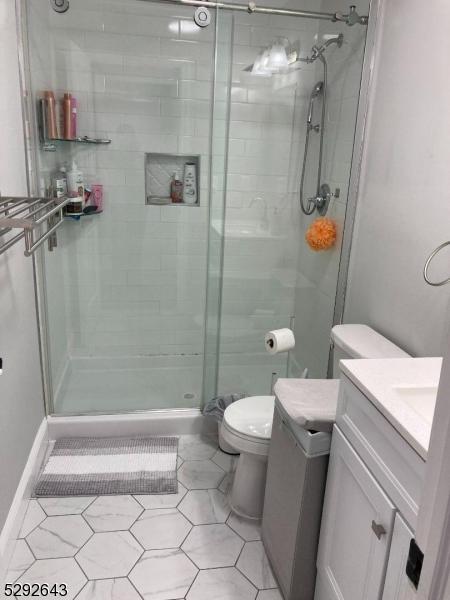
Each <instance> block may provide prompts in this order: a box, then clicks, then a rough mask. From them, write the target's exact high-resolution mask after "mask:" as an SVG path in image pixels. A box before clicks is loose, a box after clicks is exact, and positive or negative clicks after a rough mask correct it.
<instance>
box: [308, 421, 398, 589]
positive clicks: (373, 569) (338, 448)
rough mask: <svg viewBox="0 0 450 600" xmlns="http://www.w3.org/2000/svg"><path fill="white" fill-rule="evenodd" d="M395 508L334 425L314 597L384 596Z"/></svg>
mask: <svg viewBox="0 0 450 600" xmlns="http://www.w3.org/2000/svg"><path fill="white" fill-rule="evenodd" d="M394 517H395V507H394V505H393V504H392V502H391V501H390V500H389V498H388V497H387V496H386V494H385V493H384V492H383V490H382V489H381V488H380V486H379V485H378V483H377V482H376V481H375V479H374V478H373V477H372V475H371V474H370V473H369V471H368V470H367V468H366V467H365V465H364V464H363V462H362V461H361V459H360V458H359V457H358V456H357V454H356V453H355V451H354V450H353V448H352V446H351V445H350V444H349V443H348V441H347V440H346V439H345V438H344V436H343V435H342V433H341V431H340V430H339V428H337V427H336V426H335V427H334V432H333V441H332V445H331V455H330V466H329V471H328V479H327V489H326V494H325V504H324V512H323V517H322V527H321V531H320V543H319V554H318V558H317V569H318V571H317V584H316V593H315V596H314V598H315V600H380V598H381V595H382V592H383V584H384V576H385V572H386V564H387V556H388V552H389V544H390V540H391V535H392V529H393V524H394Z"/></svg>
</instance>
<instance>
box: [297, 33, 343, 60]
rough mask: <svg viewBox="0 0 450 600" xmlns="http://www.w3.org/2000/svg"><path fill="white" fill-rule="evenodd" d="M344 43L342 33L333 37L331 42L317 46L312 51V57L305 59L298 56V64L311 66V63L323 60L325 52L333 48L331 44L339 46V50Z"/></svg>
mask: <svg viewBox="0 0 450 600" xmlns="http://www.w3.org/2000/svg"><path fill="white" fill-rule="evenodd" d="M343 43H344V36H343V35H342V33H340V34H339V35H337V36H336V37H333V38H330V39H329V40H327V41H326V42H325V43H324V44H322V45H321V46H317V45H315V46H313V47H312V49H311V56H305V57H300V56H297V57H296V62H297V61H299V62H305V63H307V64H311V63H313V62H315V61H316V60H317V59H318V58H320V59H321V60H323V57H322V54H323V53H324V52H325V50H326V49H327V48H328V47H329V46H331V44H336V45H337V46H338V48H340V47H341V46H342V44H343Z"/></svg>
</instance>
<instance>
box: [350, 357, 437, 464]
mask: <svg viewBox="0 0 450 600" xmlns="http://www.w3.org/2000/svg"><path fill="white" fill-rule="evenodd" d="M340 367H341V370H342V372H343V373H344V374H345V375H346V376H347V377H348V378H349V379H350V380H351V381H352V382H353V383H354V384H355V385H356V386H357V387H358V388H359V389H360V390H361V391H362V392H363V394H364V395H365V396H367V398H369V400H370V401H371V402H372V404H374V406H376V408H377V409H378V410H379V411H380V412H381V413H382V414H383V415H384V416H385V417H386V419H387V420H388V421H389V422H390V423H391V424H392V425H393V426H394V427H395V429H396V430H397V431H398V432H399V433H400V435H401V436H402V437H403V438H404V439H405V440H406V441H407V442H408V443H409V444H410V445H411V446H412V447H413V448H414V450H416V452H417V453H418V454H419V455H420V456H421V457H422V458H423V459H424V460H426V458H427V453H428V446H429V442H430V434H431V426H432V422H433V415H434V408H435V405H436V395H437V387H438V385H439V377H440V372H441V367H442V358H390V359H356V360H342V361H341V363H340Z"/></svg>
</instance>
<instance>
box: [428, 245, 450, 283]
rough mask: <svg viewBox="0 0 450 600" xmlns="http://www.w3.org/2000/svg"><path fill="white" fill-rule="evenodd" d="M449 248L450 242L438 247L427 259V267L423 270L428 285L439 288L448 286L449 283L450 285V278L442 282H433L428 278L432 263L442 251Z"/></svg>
mask: <svg viewBox="0 0 450 600" xmlns="http://www.w3.org/2000/svg"><path fill="white" fill-rule="evenodd" d="M447 246H450V241H448V242H444V243H443V244H441V245H440V246H438V247H437V248H436V249H435V250H433V252H432V253H431V254H430V256H429V257H428V258H427V262H426V263H425V266H424V268H423V278H424V279H425V281H426V282H427V283H428V285H432V286H433V287H439V286H441V285H446V284H447V283H450V277H449V278H448V279H443V280H442V281H431V279H430V278H429V276H428V269H429V267H430V264H431V261H432V260H433V258H434V257H435V256H436V254H438V253H439V252H440V251H441V250H443V249H444V248H446V247H447Z"/></svg>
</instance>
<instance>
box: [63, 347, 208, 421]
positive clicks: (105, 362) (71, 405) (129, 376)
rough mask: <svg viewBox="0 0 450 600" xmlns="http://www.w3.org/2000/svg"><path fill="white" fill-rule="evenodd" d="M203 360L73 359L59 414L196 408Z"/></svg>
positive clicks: (181, 357) (67, 368)
mask: <svg viewBox="0 0 450 600" xmlns="http://www.w3.org/2000/svg"><path fill="white" fill-rule="evenodd" d="M202 368H203V357H202V356H195V355H194V356H174V357H172V356H167V357H166V356H164V357H163V356H155V357H135V358H126V359H119V358H113V359H111V358H72V359H70V360H69V361H68V363H67V367H66V369H65V372H64V375H63V377H62V381H61V382H60V384H59V386H58V387H57V392H56V394H55V401H54V414H57V415H58V414H62V415H64V414H66V415H68V414H87V413H102V412H105V413H108V412H126V411H135V410H160V409H167V408H197V407H199V406H200V401H201V385H202Z"/></svg>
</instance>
